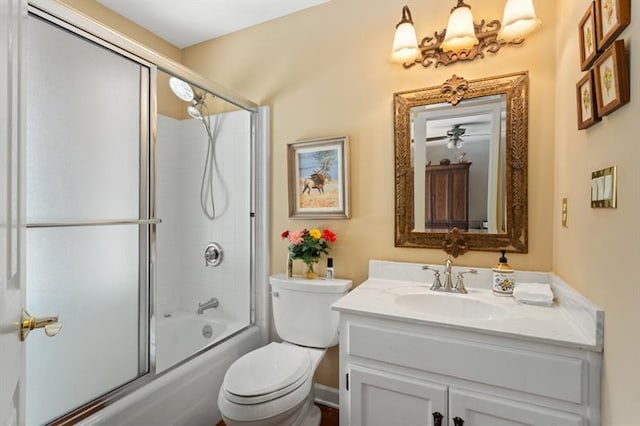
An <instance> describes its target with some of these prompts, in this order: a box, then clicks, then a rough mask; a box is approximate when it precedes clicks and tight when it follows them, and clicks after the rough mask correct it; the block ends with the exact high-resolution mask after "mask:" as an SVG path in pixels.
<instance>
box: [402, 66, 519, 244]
mask: <svg viewBox="0 0 640 426" xmlns="http://www.w3.org/2000/svg"><path fill="white" fill-rule="evenodd" d="M528 90H529V77H528V74H527V73H526V72H521V73H515V74H508V75H502V76H497V77H490V78H484V79H479V80H466V79H464V78H462V77H458V76H456V75H454V76H453V77H451V78H450V79H448V80H447V81H445V82H444V83H443V84H442V85H440V86H434V87H429V88H426V89H420V90H411V91H406V92H400V93H396V94H394V113H395V117H394V118H395V172H396V182H395V183H396V199H395V208H396V211H395V214H396V226H395V245H396V247H423V248H444V249H445V251H447V252H448V253H449V254H452V255H453V256H457V255H459V254H462V253H464V252H465V251H467V250H486V251H498V250H507V251H511V252H519V253H526V252H527V250H528V229H527V147H528V114H529V111H528ZM463 146H464V148H463Z"/></svg>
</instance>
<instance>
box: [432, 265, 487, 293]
mask: <svg viewBox="0 0 640 426" xmlns="http://www.w3.org/2000/svg"><path fill="white" fill-rule="evenodd" d="M452 266H453V261H452V260H451V257H447V260H445V261H444V271H443V273H444V285H442V282H441V281H440V271H439V270H437V269H436V268H433V267H431V266H429V265H425V266H423V267H422V270H429V271H433V284H432V285H431V290H433V291H444V292H448V293H467V289H466V288H464V278H463V275H464V274H477V273H478V271H477V270H476V269H469V270H468V271H463V272H458V276H457V281H456V285H455V286H454V285H453V279H452V278H451V274H452V272H451V267H452Z"/></svg>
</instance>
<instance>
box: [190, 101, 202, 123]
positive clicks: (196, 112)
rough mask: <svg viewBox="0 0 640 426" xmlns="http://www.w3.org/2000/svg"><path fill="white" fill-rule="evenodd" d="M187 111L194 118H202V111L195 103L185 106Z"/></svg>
mask: <svg viewBox="0 0 640 426" xmlns="http://www.w3.org/2000/svg"><path fill="white" fill-rule="evenodd" d="M187 112H188V113H189V115H190V116H191V117H192V118H195V119H196V120H202V113H201V112H200V110H199V109H198V107H197V106H196V105H189V106H188V107H187Z"/></svg>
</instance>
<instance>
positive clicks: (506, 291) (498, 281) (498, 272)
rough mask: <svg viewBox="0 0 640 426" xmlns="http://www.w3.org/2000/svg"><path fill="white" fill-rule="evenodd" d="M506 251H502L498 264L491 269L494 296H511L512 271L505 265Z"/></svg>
mask: <svg viewBox="0 0 640 426" xmlns="http://www.w3.org/2000/svg"><path fill="white" fill-rule="evenodd" d="M505 253H506V251H505V250H502V256H500V259H498V264H497V265H496V266H494V267H493V288H492V290H493V294H495V295H496V296H512V295H513V284H514V281H513V275H514V274H513V269H512V268H511V266H509V264H508V263H507V258H506V256H505Z"/></svg>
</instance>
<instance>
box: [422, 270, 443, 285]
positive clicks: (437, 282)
mask: <svg viewBox="0 0 640 426" xmlns="http://www.w3.org/2000/svg"><path fill="white" fill-rule="evenodd" d="M422 270H423V271H427V270H428V271H433V284H432V285H431V290H440V289H441V288H442V282H441V281H440V271H438V270H437V269H436V268H432V267H431V266H429V265H424V266H423V267H422Z"/></svg>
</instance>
